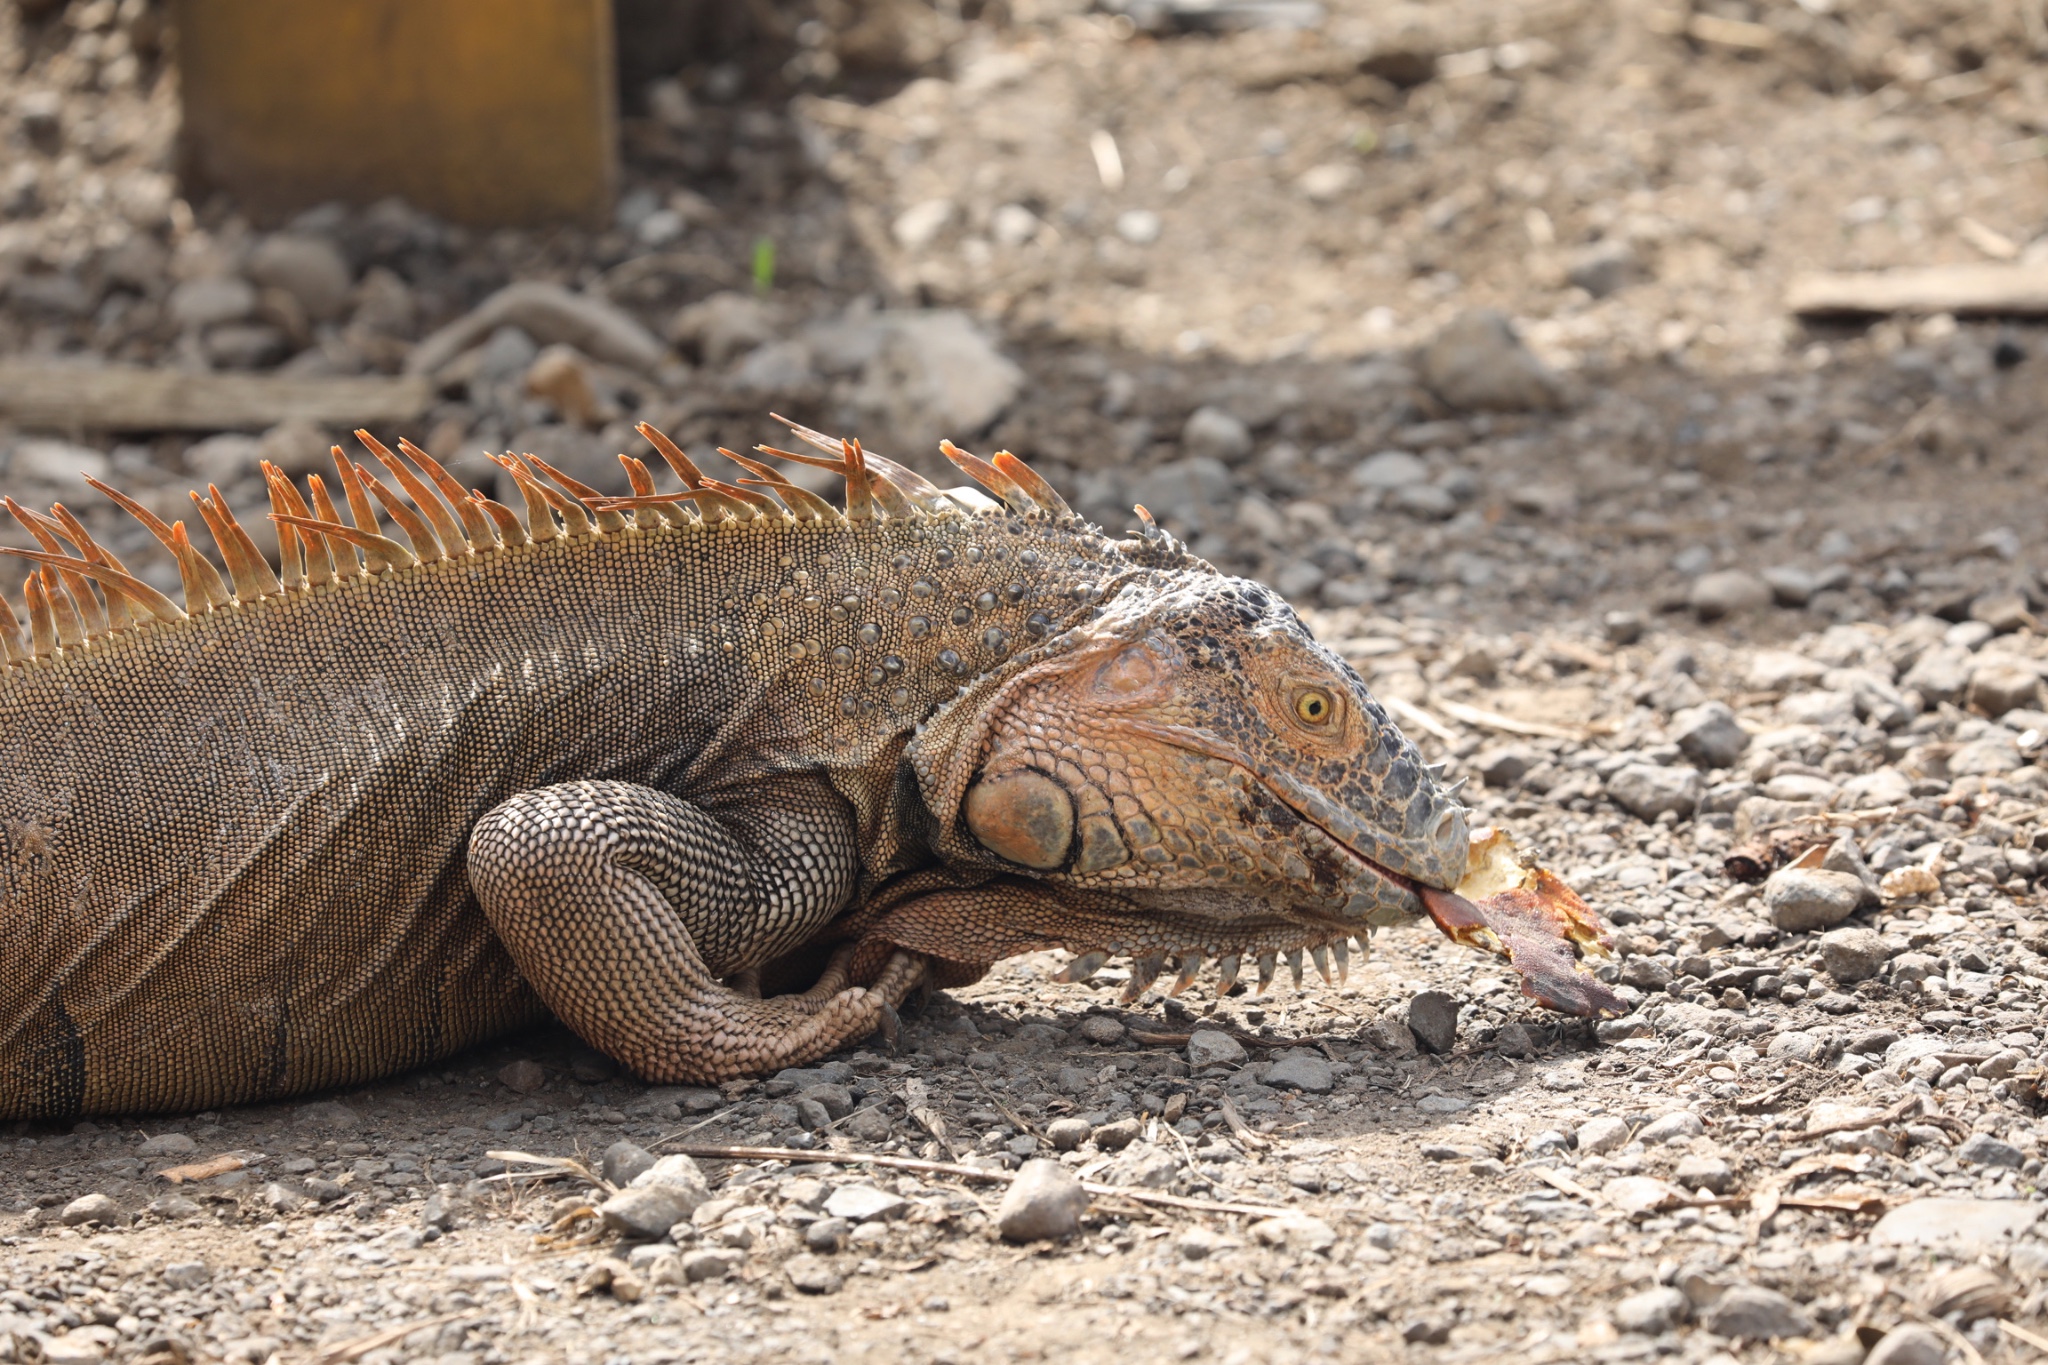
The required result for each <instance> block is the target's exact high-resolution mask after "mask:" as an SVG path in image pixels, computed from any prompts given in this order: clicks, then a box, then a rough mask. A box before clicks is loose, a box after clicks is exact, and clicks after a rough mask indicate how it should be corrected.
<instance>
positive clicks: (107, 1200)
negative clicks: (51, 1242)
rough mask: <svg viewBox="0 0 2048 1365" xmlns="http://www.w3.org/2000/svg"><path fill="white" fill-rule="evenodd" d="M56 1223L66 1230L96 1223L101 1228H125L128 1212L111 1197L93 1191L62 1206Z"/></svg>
mask: <svg viewBox="0 0 2048 1365" xmlns="http://www.w3.org/2000/svg"><path fill="white" fill-rule="evenodd" d="M57 1221H58V1222H60V1223H62V1224H63V1225H64V1226H65V1227H67V1228H75V1227H81V1226H83V1225H85V1224H87V1223H98V1224H100V1225H101V1226H102V1227H123V1226H126V1225H127V1223H128V1221H129V1217H128V1211H127V1210H126V1209H124V1208H122V1207H121V1206H120V1204H118V1203H116V1202H115V1200H114V1198H113V1196H112V1195H108V1194H103V1193H101V1192H99V1191H97V1190H95V1191H94V1192H93V1193H91V1194H82V1195H80V1196H79V1197H78V1198H76V1199H74V1200H72V1201H71V1202H70V1203H68V1204H66V1205H65V1206H64V1211H63V1212H62V1213H60V1214H59V1215H58V1216H57Z"/></svg>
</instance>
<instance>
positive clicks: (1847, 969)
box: [1820, 927, 1891, 986]
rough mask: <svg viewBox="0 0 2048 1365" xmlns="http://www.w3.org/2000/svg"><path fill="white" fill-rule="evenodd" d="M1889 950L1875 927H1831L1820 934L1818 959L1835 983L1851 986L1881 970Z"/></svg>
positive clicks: (1888, 955) (1889, 954)
mask: <svg viewBox="0 0 2048 1365" xmlns="http://www.w3.org/2000/svg"><path fill="white" fill-rule="evenodd" d="M1890 956H1891V950H1890V949H1889V948H1887V947H1886V946H1885V941H1884V939H1883V938H1882V937H1880V936H1879V935H1878V933H1877V932H1876V931H1875V930H1871V929H1863V928H1854V927H1852V928H1847V929H1830V930H1828V931H1827V932H1826V933H1825V934H1822V935H1821V936H1820V961H1821V965H1822V966H1823V967H1825V968H1826V969H1827V973H1828V975H1829V976H1832V977H1833V978H1834V979H1835V981H1836V983H1837V984H1839V985H1843V986H1853V985H1855V984H1856V983H1857V982H1858V981H1868V980H1870V978H1872V977H1874V976H1876V975H1877V974H1878V973H1879V972H1881V971H1883V970H1884V964H1885V960H1886V959H1887V958H1889V957H1890Z"/></svg>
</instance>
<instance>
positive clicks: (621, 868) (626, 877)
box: [469, 777, 923, 1082]
mask: <svg viewBox="0 0 2048 1365" xmlns="http://www.w3.org/2000/svg"><path fill="white" fill-rule="evenodd" d="M747 796H748V800H747V803H746V805H745V806H744V807H743V808H738V809H735V810H730V811H720V812H719V813H717V814H716V815H714V814H713V813H712V812H710V811H707V810H705V809H702V808H700V807H699V806H696V805H693V804H691V803H690V802H688V801H684V800H681V799H679V798H677V797H674V796H670V795H668V794H667V793H665V792H660V791H656V790H654V789H653V788H650V787H643V786H637V785H635V784H632V783H627V782H567V783H563V784H561V785H560V786H554V787H542V788H539V789H537V790H534V791H530V792H523V793H521V794H520V795H518V796H515V797H513V798H512V799H511V800H509V801H507V802H505V803H504V804H503V805H501V806H499V807H497V808H496V809H495V810H493V811H491V812H490V813H489V814H488V815H486V816H485V817H484V818H483V819H482V820H480V821H479V822H478V823H477V825H476V828H475V830H474V831H473V832H472V833H471V836H470V847H469V876H470V883H471V885H472V886H473V887H474V888H475V890H476V895H477V900H478V901H479V903H481V905H482V906H483V910H484V914H485V915H486V916H487V917H488V918H489V920H490V922H491V927H492V928H493V929H495V930H496V931H497V934H498V936H499V938H501V939H502V940H503V941H504V943H505V946H506V948H507V949H508V950H509V951H510V952H511V954H512V960H513V961H514V962H516V963H517V964H518V965H519V970H520V972H521V973H522V974H523V975H524V976H525V977H526V979H527V980H528V981H529V982H531V983H532V985H533V988H534V990H535V991H536V992H538V993H539V995H540V997H541V999H542V1000H543V1001H545V1002H546V1003H547V1005H548V1007H549V1008H550V1009H552V1010H553V1011H554V1012H555V1014H556V1015H557V1016H558V1017H560V1019H561V1020H562V1022H564V1023H566V1024H567V1025H568V1026H569V1027H570V1028H572V1029H574V1030H575V1031H576V1033H577V1034H579V1035H580V1036H581V1037H582V1038H583V1039H584V1041H586V1042H588V1043H589V1044H590V1045H591V1046H592V1047H595V1048H597V1049H599V1050H600V1051H603V1052H605V1053H607V1054H608V1055H610V1056H612V1057H615V1058H617V1059H618V1060H619V1061H621V1062H623V1063H625V1064H626V1065H627V1066H629V1067H631V1068H632V1069H633V1070H634V1071H636V1072H638V1073H639V1074H640V1075H641V1076H643V1077H645V1078H647V1079H648V1080H651V1081H659V1082H678V1081H718V1080H724V1079H726V1078H728V1077H733V1076H744V1075H755V1074H759V1073H760V1072H763V1071H773V1070H775V1069H776V1068H778V1067H784V1066H795V1065H800V1064H802V1063H804V1062H808V1061H811V1060H813V1059H815V1058H818V1057H822V1056H824V1055H825V1054H826V1053H828V1052H831V1051H833V1050H834V1049H836V1048H839V1047H842V1046H844V1045H845V1044H846V1043H848V1042H851V1041H853V1040H855V1039H857V1038H861V1037H864V1036H866V1035H867V1034H868V1033H870V1032H872V1031H873V1030H874V1029H875V1027H876V1026H877V1024H879V1023H880V1022H881V1021H882V1019H883V1018H884V1016H885V1012H886V1011H887V1010H888V1009H890V1008H893V1007H894V1006H895V1005H897V1004H899V1003H901V1001H902V999H903V998H904V996H905V995H907V994H908V993H909V992H910V991H911V990H912V989H914V988H915V987H916V985H917V983H918V980H919V979H920V977H921V975H922V970H923V964H922V961H921V960H920V959H917V958H915V957H913V956H911V955H908V954H902V955H898V956H897V957H896V958H895V959H893V960H891V961H890V962H889V963H887V964H886V965H884V966H883V967H882V968H881V970H880V971H879V972H877V973H876V974H875V975H874V977H873V978H872V979H871V984H869V985H868V986H867V987H865V988H860V987H856V988H852V989H840V987H841V986H842V985H843V983H844V979H845V978H844V974H843V972H827V974H826V977H825V979H824V980H823V981H821V982H820V984H819V986H818V987H817V988H814V989H813V990H812V991H810V992H807V993H805V994H802V995H784V996H778V997H775V998H772V999H767V1000H763V999H758V998H753V997H750V996H748V995H746V994H743V993H741V992H739V991H735V990H731V989H729V988H727V987H726V986H724V985H722V984H720V982H719V977H721V976H726V975H732V974H737V973H741V972H744V971H746V970H748V969H750V968H752V967H754V966H756V965H758V964H759V963H760V962H761V961H763V960H765V959H766V958H768V957H771V956H773V955H774V954H776V953H778V952H780V951H783V950H785V949H787V948H788V947H790V946H792V945H794V944H796V943H799V942H801V941H802V940H803V939H804V938H806V937H807V936H809V935H810V934H811V933H812V932H813V931H815V930H816V929H817V928H818V927H820V926H821V925H823V924H824V923H825V922H826V921H827V920H829V919H830V918H831V917H832V915H833V914H834V913H835V912H837V911H838V910H839V909H840V908H841V907H842V906H843V905H844V904H845V903H846V901H847V899H848V898H849V896H850V895H851V894H852V890H853V886H854V883H855V881H856V879H857V877H858V872H859V863H858V857H857V852H856V848H855V844H854V825H853V818H852V815H851V814H850V813H849V812H848V811H847V809H846V807H845V803H844V802H843V801H842V800H840V799H839V798H838V797H837V796H835V795H833V794H832V793H831V792H830V791H829V789H827V788H825V786H824V785H823V784H822V783H819V782H815V781H813V780H812V779H808V778H801V777H793V778H782V779H770V780H768V781H765V782H761V783H757V784H753V785H751V786H750V787H749V788H748V790H747Z"/></svg>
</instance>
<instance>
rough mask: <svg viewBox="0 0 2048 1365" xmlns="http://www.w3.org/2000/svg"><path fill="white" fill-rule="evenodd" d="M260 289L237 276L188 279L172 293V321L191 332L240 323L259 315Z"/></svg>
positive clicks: (170, 306)
mask: <svg viewBox="0 0 2048 1365" xmlns="http://www.w3.org/2000/svg"><path fill="white" fill-rule="evenodd" d="M256 302H257V299H256V286H255V285H253V284H251V283H249V282H248V281H247V280H244V279H238V278H236V277H235V276H233V275H220V276H215V277H213V278H210V279H200V280H186V281H184V282H183V283H182V284H180V285H179V286H178V287H177V288H175V289H173V290H172V291H171V297H170V300H169V304H168V307H169V310H170V314H171V320H172V321H174V322H176V323H177V324H178V326H179V327H180V328H181V329H183V330H185V331H188V332H197V331H203V330H204V329H206V328H208V327H217V326H219V325H220V324H222V323H225V322H240V321H242V320H243V319H244V318H247V317H250V316H252V315H253V314H254V313H255V312H256Z"/></svg>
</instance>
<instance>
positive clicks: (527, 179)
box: [174, 0, 618, 226]
mask: <svg viewBox="0 0 2048 1365" xmlns="http://www.w3.org/2000/svg"><path fill="white" fill-rule="evenodd" d="M174 13H175V16H176V21H177V31H178V62H179V68H180V80H181V89H182V91H183V98H184V128H183V133H182V141H181V146H180V160H181V167H180V169H181V172H182V174H183V176H184V179H185V182H186V186H187V189H188V192H189V193H190V194H192V195H194V196H203V195H204V194H206V193H207V192H209V191H215V190H219V191H225V192H227V193H228V194H230V195H232V196H234V198H235V199H236V200H237V202H238V203H239V204H240V205H241V206H242V207H243V208H244V209H245V211H247V212H249V213H250V214H251V215H252V216H255V217H257V218H259V219H269V220H275V219H278V218H282V217H285V216H287V215H289V214H291V213H293V212H295V211H297V210H299V209H303V208H307V207H309V206H311V205H314V204H319V203H324V202H326V201H328V200H341V201H344V202H348V203H368V202H371V201H373V200H376V199H380V198H383V197H385V196H387V195H401V196H403V197H404V198H405V199H407V200H409V201H411V202H412V203H413V204H416V205H418V206H419V207H421V208H423V209H427V210H429V211H431V212H433V213H436V214H439V215H441V216H442V217H445V218H448V219H451V220H453V221H456V222H460V223H469V224H473V225H476V226H503V225H527V224H542V223H561V222H584V223H591V224H596V223H601V222H603V221H606V220H607V219H608V218H609V216H610V213H611V207H612V200H613V196H614V193H615V189H616V185H617V181H618V137H617V99H616V84H615V82H616V78H615V75H614V64H613V51H612V12H611V0H284V3H279V0H174Z"/></svg>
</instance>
